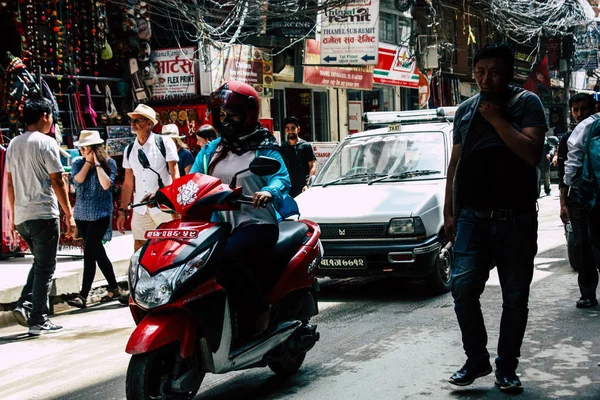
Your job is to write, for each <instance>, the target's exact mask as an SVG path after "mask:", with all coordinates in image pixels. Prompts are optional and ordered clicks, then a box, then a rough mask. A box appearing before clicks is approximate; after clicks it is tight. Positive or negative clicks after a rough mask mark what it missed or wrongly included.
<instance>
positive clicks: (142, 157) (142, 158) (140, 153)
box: [138, 149, 165, 188]
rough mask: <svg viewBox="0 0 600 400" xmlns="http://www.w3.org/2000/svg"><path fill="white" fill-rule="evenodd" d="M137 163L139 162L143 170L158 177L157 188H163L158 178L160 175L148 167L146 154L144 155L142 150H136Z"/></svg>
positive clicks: (160, 179) (148, 162)
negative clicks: (147, 170)
mask: <svg viewBox="0 0 600 400" xmlns="http://www.w3.org/2000/svg"><path fill="white" fill-rule="evenodd" d="M138 161H139V162H140V164H141V165H142V167H144V169H149V170H150V171H152V172H154V173H155V174H156V176H157V177H158V187H159V188H163V187H165V185H164V183H163V181H162V178H161V177H160V174H159V173H158V172H156V171H155V170H154V169H152V168H151V167H150V161H148V157H146V153H144V150H142V149H138Z"/></svg>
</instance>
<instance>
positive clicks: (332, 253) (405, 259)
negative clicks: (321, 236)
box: [318, 235, 441, 278]
mask: <svg viewBox="0 0 600 400" xmlns="http://www.w3.org/2000/svg"><path fill="white" fill-rule="evenodd" d="M322 244H323V249H324V250H325V258H324V260H323V261H322V262H321V265H320V266H319V270H318V275H319V276H331V277H352V276H376V275H381V276H387V275H393V276H400V277H412V278H423V277H425V276H427V275H429V274H431V273H432V272H433V271H434V270H435V264H436V260H437V257H438V254H439V252H440V247H441V244H440V241H439V237H438V236H437V235H436V236H433V237H430V238H427V239H424V240H420V241H410V242H409V241H396V240H369V241H360V240H353V241H327V240H323V241H322ZM340 259H343V260H350V262H349V263H346V265H344V264H343V263H340V262H339V261H338V260H340ZM357 259H364V261H365V264H366V265H359V266H357V265H355V264H356V260H357ZM340 264H341V265H340ZM348 264H351V265H348Z"/></svg>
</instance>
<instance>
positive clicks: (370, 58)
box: [360, 54, 375, 62]
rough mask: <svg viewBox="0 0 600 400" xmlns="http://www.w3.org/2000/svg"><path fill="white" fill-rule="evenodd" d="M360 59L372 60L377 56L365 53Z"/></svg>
mask: <svg viewBox="0 0 600 400" xmlns="http://www.w3.org/2000/svg"><path fill="white" fill-rule="evenodd" d="M360 59H361V60H363V61H364V62H369V61H370V60H374V59H375V56H370V55H367V54H365V55H364V56H362V57H361V58H360Z"/></svg>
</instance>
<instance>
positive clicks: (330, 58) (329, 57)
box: [323, 56, 337, 62]
mask: <svg viewBox="0 0 600 400" xmlns="http://www.w3.org/2000/svg"><path fill="white" fill-rule="evenodd" d="M323 60H324V61H326V62H331V61H336V60H337V57H331V56H327V57H325V58H324V59H323Z"/></svg>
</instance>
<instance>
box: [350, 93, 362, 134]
mask: <svg viewBox="0 0 600 400" xmlns="http://www.w3.org/2000/svg"><path fill="white" fill-rule="evenodd" d="M362 114H363V104H362V101H353V100H350V101H348V131H349V132H350V134H353V133H358V132H362V131H363V121H362Z"/></svg>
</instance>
